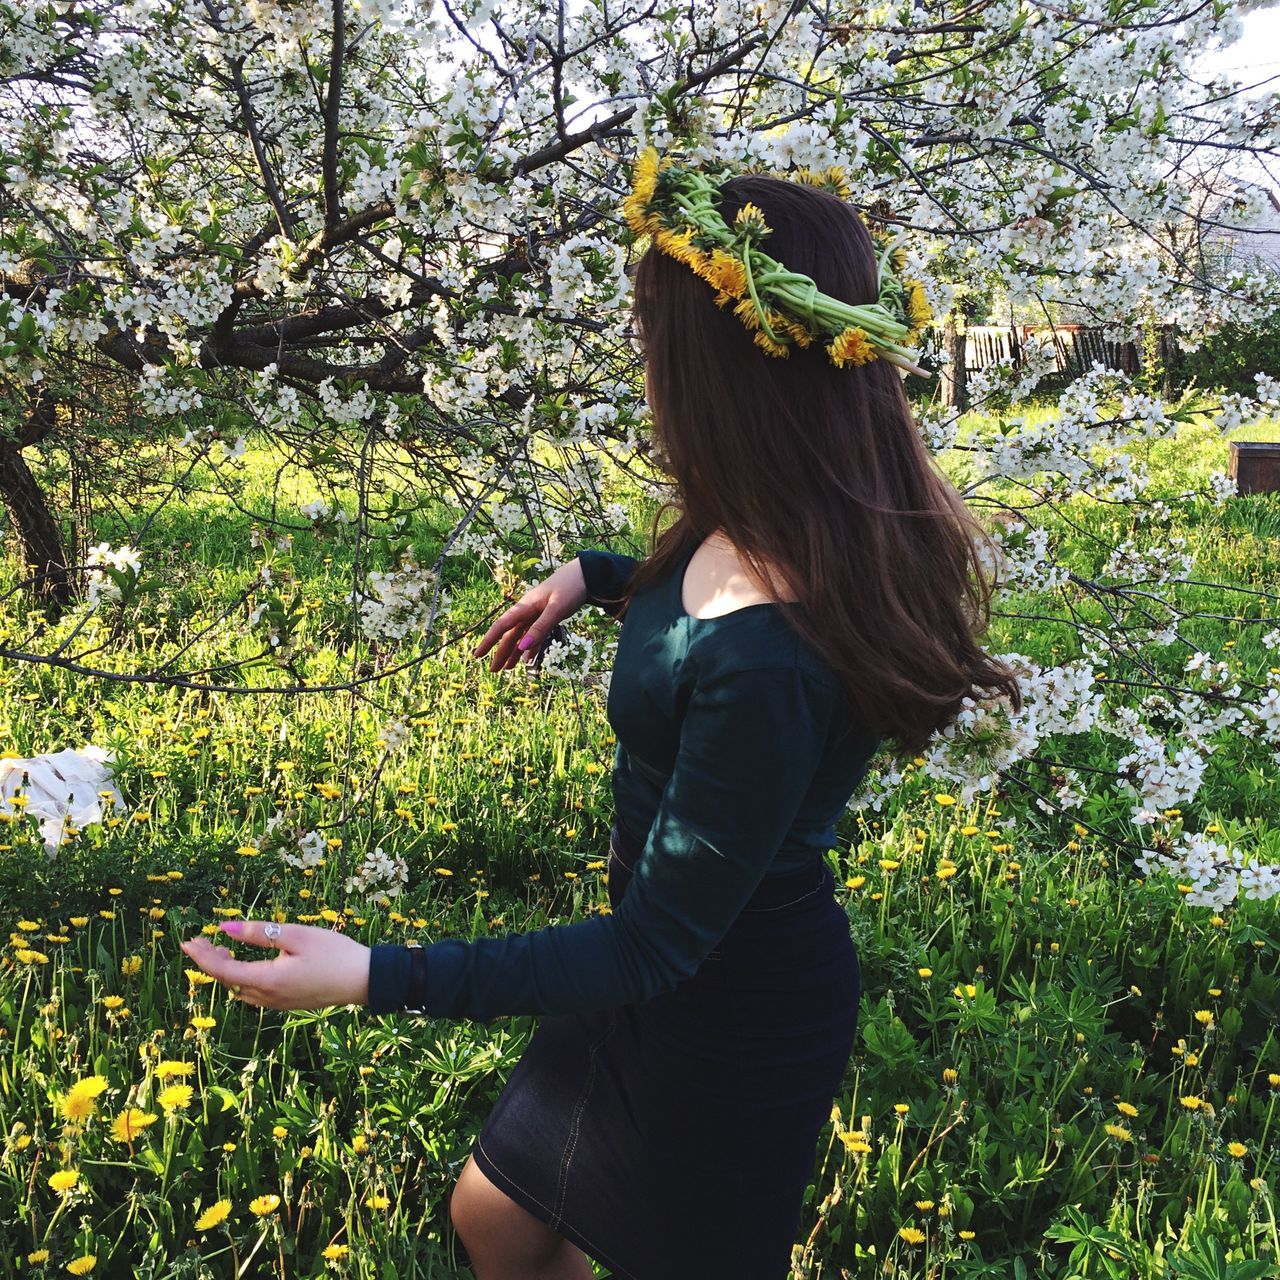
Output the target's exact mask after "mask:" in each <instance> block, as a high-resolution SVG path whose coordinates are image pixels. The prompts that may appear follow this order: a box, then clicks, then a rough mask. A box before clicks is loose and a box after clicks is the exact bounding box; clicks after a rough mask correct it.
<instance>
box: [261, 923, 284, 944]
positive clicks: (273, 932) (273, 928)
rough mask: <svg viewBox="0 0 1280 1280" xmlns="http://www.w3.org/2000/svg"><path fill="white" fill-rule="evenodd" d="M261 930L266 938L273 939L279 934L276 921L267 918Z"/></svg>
mask: <svg viewBox="0 0 1280 1280" xmlns="http://www.w3.org/2000/svg"><path fill="white" fill-rule="evenodd" d="M262 932H263V933H265V934H266V935H267V937H268V938H271V939H273V940H274V939H276V938H278V937H279V936H280V926H279V924H277V923H276V921H274V920H268V921H267V923H266V924H265V925H263V927H262Z"/></svg>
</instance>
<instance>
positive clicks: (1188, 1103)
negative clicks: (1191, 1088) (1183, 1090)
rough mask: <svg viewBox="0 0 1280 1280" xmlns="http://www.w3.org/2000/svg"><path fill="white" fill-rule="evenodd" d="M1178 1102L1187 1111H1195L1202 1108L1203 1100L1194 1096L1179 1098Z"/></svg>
mask: <svg viewBox="0 0 1280 1280" xmlns="http://www.w3.org/2000/svg"><path fill="white" fill-rule="evenodd" d="M1178 1101H1179V1102H1181V1103H1182V1105H1183V1106H1184V1107H1186V1109H1187V1110H1188V1111H1197V1110H1199V1108H1200V1107H1203V1106H1204V1099H1203V1098H1197V1097H1195V1096H1190V1097H1186V1098H1179V1099H1178Z"/></svg>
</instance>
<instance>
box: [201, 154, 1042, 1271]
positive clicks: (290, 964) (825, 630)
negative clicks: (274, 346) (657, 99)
mask: <svg viewBox="0 0 1280 1280" xmlns="http://www.w3.org/2000/svg"><path fill="white" fill-rule="evenodd" d="M719 200H720V209H721V214H722V217H723V220H724V222H725V223H726V224H730V223H732V222H734V220H735V215H736V214H737V213H738V212H739V211H741V210H742V209H743V208H744V207H745V206H747V205H748V202H749V204H750V206H752V207H754V208H755V209H756V210H757V211H762V213H763V218H764V222H765V223H767V225H768V228H769V230H768V235H769V241H768V243H769V253H770V254H771V255H773V257H774V258H776V259H777V260H778V261H780V262H782V263H785V265H786V269H787V270H788V271H790V272H794V273H797V275H807V276H809V277H811V278H812V280H813V281H814V282H815V283H816V285H817V287H818V288H819V289H820V290H821V291H822V292H823V293H824V294H827V295H830V296H831V297H833V298H838V299H843V300H845V301H847V302H850V303H858V302H874V301H876V299H877V297H878V296H880V295H881V292H882V290H883V283H884V282H883V277H879V278H878V275H877V260H876V255H875V252H874V246H873V244H872V241H871V238H870V236H869V235H868V232H867V230H866V228H865V227H864V225H863V223H862V222H861V220H860V219H859V217H858V216H857V215H856V214H855V212H854V211H853V210H852V208H850V206H848V205H847V204H845V203H844V202H843V201H842V200H841V199H839V198H838V197H837V196H836V195H834V194H831V193H830V192H828V191H824V190H822V189H820V188H818V187H816V186H811V185H806V184H802V183H795V182H788V181H783V180H780V179H775V178H768V177H763V176H739V177H736V178H731V179H729V180H727V181H725V182H723V183H722V185H721V186H720V187H719ZM660 239H661V240H662V241H663V242H664V243H666V244H667V245H668V246H669V247H670V246H671V242H670V240H669V239H667V238H666V237H661V238H660ZM674 247H675V249H676V251H677V254H678V252H679V245H675V246H674ZM723 302H724V298H723V297H720V298H717V296H716V295H715V294H714V293H713V291H712V290H711V289H709V288H708V285H707V282H706V279H705V278H699V275H698V274H696V273H695V272H694V271H692V270H690V269H689V265H688V263H687V261H685V260H682V259H681V258H680V257H679V256H677V255H676V254H673V253H671V252H668V251H666V250H664V249H663V248H661V247H660V246H659V245H656V244H655V245H652V246H651V247H650V248H649V249H648V250H647V251H646V252H645V254H644V255H643V257H642V258H641V259H640V261H639V264H638V267H637V270H636V274H635V299H634V314H635V320H636V323H637V328H638V330H639V332H640V334H641V336H642V338H643V340H644V345H645V349H646V355H647V368H646V390H647V394H648V399H649V404H650V407H651V409H652V411H653V433H654V439H655V443H656V445H657V453H658V456H659V458H660V460H661V463H662V465H663V466H664V468H665V469H666V470H667V471H668V473H669V474H670V476H671V477H672V479H673V480H674V482H675V487H676V490H677V500H676V503H675V505H676V507H677V509H678V512H679V517H678V519H677V520H676V521H675V523H674V524H673V525H672V526H671V527H670V528H668V529H667V530H666V531H665V532H664V533H663V534H662V535H661V537H655V539H654V550H653V553H652V554H651V555H650V556H649V557H648V558H647V559H646V560H645V561H644V562H643V563H637V562H636V561H635V560H633V559H631V558H630V557H626V556H618V555H613V554H611V553H608V552H603V551H595V550H584V551H581V552H579V554H578V555H577V556H576V557H575V558H574V559H573V560H572V561H570V562H569V563H567V564H565V565H562V566H561V567H560V568H558V569H557V570H556V571H555V572H554V573H553V574H551V576H550V577H548V578H547V579H546V580H545V581H543V582H542V583H540V584H539V585H538V586H536V587H534V588H532V589H531V590H530V591H528V592H527V593H526V594H525V595H524V597H523V598H522V599H521V600H520V601H519V602H518V603H516V604H515V605H513V606H512V607H511V608H510V609H508V610H507V611H506V612H505V613H503V614H502V615H501V616H500V617H499V618H498V619H497V620H496V621H495V622H494V623H493V625H492V626H491V627H490V628H489V630H488V631H487V632H486V634H485V635H484V637H483V638H482V640H481V641H480V644H479V646H478V647H477V649H476V651H475V653H476V656H477V657H483V656H484V655H485V654H487V653H490V652H491V658H490V668H491V670H494V671H498V670H503V669H507V668H510V667H512V666H514V665H515V664H516V663H517V662H518V661H519V660H520V658H521V655H522V653H523V656H524V657H525V658H526V659H529V658H531V657H532V656H533V655H535V654H536V653H537V651H538V648H539V646H540V645H541V644H542V642H543V641H544V640H545V639H546V638H547V636H548V635H549V634H550V632H551V630H552V628H553V627H554V626H555V625H556V624H557V623H558V622H560V621H561V620H563V619H564V618H567V617H568V616H569V615H571V614H572V613H573V612H575V611H576V610H577V609H578V608H580V607H581V606H582V605H583V604H584V603H586V602H588V601H590V602H592V603H595V604H597V605H600V606H601V607H603V608H604V609H605V610H606V611H607V612H609V613H611V614H613V615H614V616H615V617H618V618H620V619H621V620H622V622H623V626H622V629H621V632H620V635H619V643H618V650H617V656H616V659H615V664H614V669H613V676H612V680H611V683H610V689H609V695H608V714H609V719H610V722H611V724H612V725H613V727H614V729H615V731H616V733H617V739H618V745H617V751H616V756H615V762H614V771H613V791H614V799H615V804H616V820H615V824H614V827H613V831H612V833H611V841H610V855H611V856H610V860H609V870H608V888H609V899H610V904H611V908H612V910H611V913H610V914H608V915H601V916H595V917H592V918H589V919H585V920H580V921H575V922H573V923H571V924H562V925H553V926H548V927H547V928H544V929H541V930H538V931H536V932H533V933H528V934H512V935H507V936H505V937H497V938H480V939H477V940H475V941H474V942H465V941H463V940H462V939H452V938H451V939H443V940H441V941H438V942H436V943H434V944H432V945H431V946H428V947H425V948H405V947H395V946H386V945H381V944H379V945H375V946H374V947H373V948H371V949H370V948H365V947H363V946H362V945H361V944H359V943H357V942H355V940H354V939H349V938H345V937H341V936H339V935H335V934H333V933H330V932H328V931H326V930H318V929H310V928H306V927H303V926H300V925H284V926H277V927H276V928H275V929H273V933H275V934H276V936H275V937H274V938H271V939H268V938H267V937H266V935H265V932H264V925H263V924H262V923H261V922H256V921H246V922H244V923H243V926H242V927H241V929H240V930H239V932H238V933H237V932H236V931H235V930H234V927H233V925H232V924H225V925H224V926H223V927H224V929H226V930H228V931H229V932H232V933H233V936H236V937H238V938H240V939H241V940H243V941H247V942H251V943H255V944H259V945H274V946H275V947H277V948H278V949H279V953H280V954H279V955H277V957H276V958H275V959H274V960H272V961H271V962H269V963H268V964H263V963H261V962H260V963H257V964H252V963H245V962H243V961H236V960H232V959H230V958H229V956H228V954H227V953H226V951H225V949H221V948H214V947H213V945H212V944H211V943H209V942H208V941H207V940H205V939H195V940H193V941H192V942H190V943H188V944H185V946H186V948H187V951H188V954H189V955H191V956H192V958H193V959H195V960H196V961H197V963H199V964H201V965H202V967H204V968H206V969H207V970H208V971H209V972H210V973H212V974H214V976H215V977H217V978H219V979H220V980H222V981H224V982H228V983H236V984H240V994H241V998H242V999H248V1000H250V1001H251V1002H252V1003H257V1004H263V1005H267V1006H269V1007H273V1008H312V1007H322V1006H326V1005H337V1004H342V1003H356V1004H367V1005H368V1006H369V1008H370V1009H373V1010H374V1011H378V1012H383V1011H386V1012H389V1011H395V1010H400V1009H404V1008H406V1007H409V1008H413V1009H417V1010H420V1011H424V1012H427V1013H430V1014H433V1015H435V1016H441V1017H457V1018H462V1017H468V1018H473V1019H481V1020H483V1019H488V1018H492V1017H496V1016H498V1015H499V1014H504V1013H538V1014H541V1015H542V1017H541V1020H540V1022H539V1024H538V1028H537V1030H536V1032H535V1034H534V1036H533V1039H532V1040H531V1042H530V1045H529V1047H528V1049H527V1051H526V1053H525V1054H524V1056H523V1057H522V1059H521V1061H520V1062H519V1063H518V1065H517V1066H516V1068H515V1069H514V1070H513V1072H512V1074H511V1076H510V1078H509V1079H508V1081H507V1084H506V1086H505V1088H504V1089H503V1091H502V1093H501V1095H500V1097H499V1098H498V1101H497V1103H496V1104H495V1106H494V1108H493V1110H492V1112H491V1114H490V1115H489V1117H488V1119H487V1120H486V1122H485V1125H484V1127H483V1128H482V1130H481V1132H480V1134H479V1135H478V1137H477V1139H476V1142H475V1144H474V1146H473V1149H472V1152H471V1156H470V1158H469V1160H468V1162H467V1164H466V1165H465V1166H464V1168H463V1170H462V1172H461V1174H460V1176H459V1179H458V1182H457V1184H456V1186H455V1188H454V1190H453V1193H452V1197H451V1203H450V1216H451V1219H452V1221H453V1223H454V1226H455V1228H456V1230H457V1232H458V1235H459V1236H460V1237H461V1239H462V1242H463V1244H464V1245H465V1247H466V1249H467V1252H468V1254H469V1257H470V1261H471V1263H472V1265H473V1268H474V1270H475V1273H476V1275H477V1277H478V1278H479V1280H526V1278H527V1280H533V1278H534V1277H538V1278H540V1280H552V1278H555V1280H587V1278H588V1277H590V1276H592V1275H593V1269H592V1266H591V1264H590V1262H589V1261H588V1258H589V1257H590V1258H594V1259H595V1260H596V1261H598V1262H600V1263H603V1264H604V1265H606V1266H608V1267H609V1268H610V1270H611V1272H612V1274H613V1275H615V1276H618V1277H620V1278H622V1280H683V1278H685V1277H687V1278H689V1280H693V1278H694V1277H696V1278H697V1280H721V1278H723V1280H730V1278H732V1280H783V1277H785V1276H786V1275H787V1273H788V1270H789V1263H790V1256H791V1245H792V1243H793V1241H794V1240H795V1238H796V1235H797V1231H798V1227H799V1221H800V1215H801V1210H802V1207H803V1196H804V1190H805V1186H806V1183H807V1182H808V1180H809V1178H810V1177H811V1176H812V1173H813V1166H814V1161H815V1157H816V1148H817V1142H818V1138H819V1134H820V1131H821V1129H822V1127H823V1125H824V1124H825V1123H826V1121H827V1120H828V1118H829V1115H830V1109H831V1103H832V1099H833V1097H834V1096H835V1095H836V1093H837V1092H838V1091H839V1090H840V1087H841V1083H842V1081H843V1078H844V1072H845V1069H846V1066H847V1064H848V1060H849V1056H850V1054H851V1052H852V1047H853V1041H854V1035H855V1031H856V1027H857V1018H858V1003H859V998H860V993H861V975H860V971H859V966H858V958H857V950H856V947H855V945H854V942H853V939H852V937H851V936H850V931H849V921H848V917H847V916H846V914H845V911H844V909H843V907H841V906H840V905H839V903H838V902H837V900H836V898H835V895H834V877H833V875H832V872H831V870H830V869H829V867H828V865H827V862H826V860H825V857H824V854H825V851H826V850H828V849H830V848H831V847H833V846H834V844H835V843H836V841H835V833H834V824H835V822H836V820H837V819H838V818H839V817H840V815H841V814H842V812H843V811H844V809H845V807H846V804H847V801H848V800H849V798H850V797H851V795H852V794H853V793H854V791H855V790H856V788H857V786H858V784H859V782H860V780H861V779H862V777H863V774H864V773H865V771H866V768H867V765H868V763H869V761H870V760H871V758H872V756H873V755H874V754H875V752H876V750H877V749H878V748H879V747H880V746H881V745H882V744H883V743H885V742H891V743H892V744H893V745H894V746H895V747H896V748H897V749H898V750H899V751H910V752H914V751H917V750H919V749H920V747H921V746H923V744H924V743H925V742H926V741H927V740H928V738H929V737H930V736H931V735H932V733H933V732H934V731H935V730H937V729H938V728H940V727H942V726H944V725H945V724H946V723H948V722H949V720H950V719H952V718H953V717H954V716H955V714H956V712H957V711H958V710H959V708H960V705H961V702H962V700H963V699H964V698H965V697H966V696H981V693H980V691H982V690H998V691H1000V692H1003V693H1006V694H1008V695H1009V696H1010V697H1011V698H1012V699H1014V701H1015V705H1016V700H1017V686H1016V681H1015V679H1014V677H1013V674H1012V672H1010V671H1009V669H1008V668H1006V667H1004V666H1003V665H1002V664H1000V663H998V662H995V661H993V660H992V659H991V658H989V657H988V656H987V655H986V654H984V653H983V651H982V650H981V649H980V648H979V647H978V645H977V643H976V639H975V637H976V636H977V635H978V634H980V633H981V630H983V629H984V628H985V624H986V609H987V602H988V597H989V592H990V584H989V583H987V582H986V581H985V580H984V579H983V575H982V569H981V565H982V561H981V558H980V556H979V554H978V551H977V548H976V546H975V542H974V537H975V535H976V534H978V533H980V532H981V531H980V527H979V526H978V525H977V524H976V522H975V521H974V520H973V519H972V517H971V516H970V515H969V514H968V512H967V511H966V509H965V507H964V504H963V502H962V500H961V499H960V496H959V495H958V494H957V493H956V491H955V490H954V489H953V488H952V487H951V486H950V484H949V483H948V482H947V481H946V479H945V478H944V477H942V476H941V475H940V473H938V472H936V471H935V470H934V468H933V466H932V464H931V462H930V460H929V457H928V455H927V453H926V452H925V450H924V448H923V446H922V444H921V441H920V437H919V435H918V434H917V430H916V427H915V425H914V422H913V420H912V417H911V413H910V409H909V406H908V403H907V400H906V397H905V395H904V393H903V389H902V383H901V379H900V377H899V373H898V371H897V369H895V368H894V367H892V365H891V364H890V363H889V362H888V361H887V360H883V359H872V358H865V359H864V362H863V363H858V364H856V365H855V367H852V368H851V367H848V365H847V364H843V365H842V364H835V363H833V362H832V360H830V359H828V358H827V354H826V353H824V351H823V349H822V348H821V346H820V345H819V344H817V343H812V344H804V345H801V346H797V348H796V349H795V350H792V351H791V352H790V353H789V354H788V356H787V358H785V359H778V358H771V357H776V356H777V355H778V354H779V353H778V352H777V351H776V350H770V348H769V347H768V346H767V345H766V344H764V343H762V342H761V341H759V329H758V327H757V326H755V325H751V324H749V323H748V324H744V323H743V316H744V313H743V311H742V310H740V309H726V308H725V307H724V306H723ZM744 305H745V304H744ZM773 319H774V320H775V321H777V322H780V320H781V317H779V316H778V315H777V314H776V313H774V314H773ZM753 331H754V336H753ZM762 347H764V351H763V352H762V350H761V348H762ZM655 530H656V522H655Z"/></svg>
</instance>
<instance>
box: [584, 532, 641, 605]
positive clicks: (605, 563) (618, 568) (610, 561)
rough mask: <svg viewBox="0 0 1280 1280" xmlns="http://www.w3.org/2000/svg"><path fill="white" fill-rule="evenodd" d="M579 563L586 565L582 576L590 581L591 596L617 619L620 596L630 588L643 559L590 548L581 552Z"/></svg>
mask: <svg viewBox="0 0 1280 1280" xmlns="http://www.w3.org/2000/svg"><path fill="white" fill-rule="evenodd" d="M578 563H579V564H581V565H582V577H583V579H584V580H585V582H586V584H587V599H588V600H589V601H590V602H591V603H592V604H595V605H599V606H600V608H601V609H603V610H604V611H605V613H607V614H609V615H610V616H611V617H614V618H616V617H617V616H618V597H619V596H621V595H622V593H623V592H624V591H625V590H626V588H627V583H628V582H630V581H631V575H632V574H633V573H635V571H636V565H638V564H639V563H640V561H639V560H637V559H636V557H635V556H624V555H620V554H619V553H618V552H616V551H597V550H596V549H595V548H593V547H588V548H584V549H583V550H582V551H579V552H578Z"/></svg>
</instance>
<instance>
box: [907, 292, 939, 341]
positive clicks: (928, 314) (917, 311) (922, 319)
mask: <svg viewBox="0 0 1280 1280" xmlns="http://www.w3.org/2000/svg"><path fill="white" fill-rule="evenodd" d="M907 315H908V317H909V318H910V320H911V327H910V330H909V332H908V333H907V337H908V338H911V337H914V336H915V335H916V334H917V333H919V332H920V330H921V329H923V328H924V327H925V325H927V324H928V323H929V322H930V321H931V320H932V319H933V312H932V311H930V310H929V303H928V301H927V300H926V298H925V296H924V285H922V284H921V283H920V281H919V280H909V281H907Z"/></svg>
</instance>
